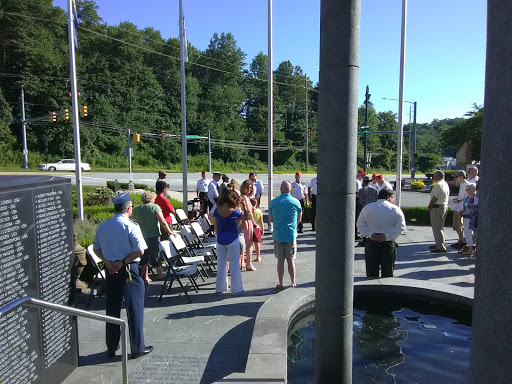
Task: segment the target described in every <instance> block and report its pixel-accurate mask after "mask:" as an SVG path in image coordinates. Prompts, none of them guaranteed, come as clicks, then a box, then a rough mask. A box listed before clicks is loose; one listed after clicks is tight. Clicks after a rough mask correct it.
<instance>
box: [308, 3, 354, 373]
mask: <svg viewBox="0 0 512 384" xmlns="http://www.w3.org/2000/svg"><path fill="white" fill-rule="evenodd" d="M360 14H361V3H360V0H322V2H321V8H320V76H319V80H320V82H319V108H318V109H319V113H318V148H319V149H320V150H319V151H318V195H317V199H318V200H317V241H316V248H317V254H316V282H315V286H316V295H315V296H316V303H315V313H316V317H315V345H316V348H315V381H316V382H317V383H352V312H353V260H354V215H355V183H356V182H355V170H356V151H357V91H358V73H359V29H360Z"/></svg>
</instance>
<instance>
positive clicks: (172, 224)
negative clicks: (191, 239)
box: [170, 213, 179, 229]
mask: <svg viewBox="0 0 512 384" xmlns="http://www.w3.org/2000/svg"><path fill="white" fill-rule="evenodd" d="M170 215H171V220H172V221H171V226H172V229H174V228H177V227H178V226H179V223H178V220H177V219H176V216H174V213H171V214H170Z"/></svg>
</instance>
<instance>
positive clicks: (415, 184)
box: [411, 180, 425, 189]
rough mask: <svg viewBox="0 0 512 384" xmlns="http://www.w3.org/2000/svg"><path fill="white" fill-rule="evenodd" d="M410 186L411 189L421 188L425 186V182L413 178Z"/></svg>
mask: <svg viewBox="0 0 512 384" xmlns="http://www.w3.org/2000/svg"><path fill="white" fill-rule="evenodd" d="M411 188H412V189H423V188H425V183H424V182H423V181H421V180H413V182H412V183H411Z"/></svg>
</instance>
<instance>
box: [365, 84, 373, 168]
mask: <svg viewBox="0 0 512 384" xmlns="http://www.w3.org/2000/svg"><path fill="white" fill-rule="evenodd" d="M370 96H371V95H370V87H369V86H368V84H366V94H365V98H364V126H365V128H364V166H363V169H364V171H365V172H366V166H367V163H368V161H367V160H366V157H367V156H368V154H367V151H368V102H369V101H370Z"/></svg>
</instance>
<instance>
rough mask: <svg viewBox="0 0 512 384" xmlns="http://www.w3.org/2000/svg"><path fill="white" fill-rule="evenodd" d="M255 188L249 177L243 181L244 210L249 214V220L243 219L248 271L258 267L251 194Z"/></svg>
mask: <svg viewBox="0 0 512 384" xmlns="http://www.w3.org/2000/svg"><path fill="white" fill-rule="evenodd" d="M253 188H254V186H253V184H252V181H251V180H249V179H247V180H245V181H244V182H243V183H242V186H241V187H240V193H241V195H242V210H243V211H246V212H247V213H248V215H249V220H247V221H242V231H243V232H244V239H245V258H246V264H245V270H246V271H255V270H256V268H254V266H253V265H252V246H253V242H252V236H253V228H254V222H253V216H252V204H251V195H252V189H253Z"/></svg>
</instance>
